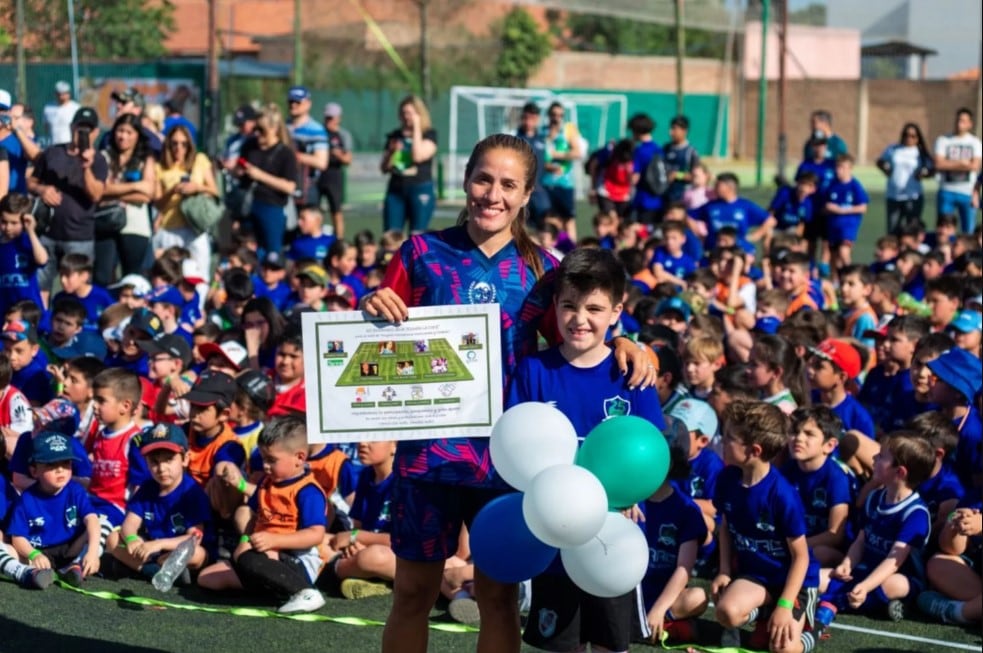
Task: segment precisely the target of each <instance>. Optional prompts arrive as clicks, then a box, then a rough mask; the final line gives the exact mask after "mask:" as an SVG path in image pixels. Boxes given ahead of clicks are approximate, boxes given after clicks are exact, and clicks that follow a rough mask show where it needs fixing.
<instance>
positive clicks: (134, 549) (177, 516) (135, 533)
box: [106, 424, 211, 579]
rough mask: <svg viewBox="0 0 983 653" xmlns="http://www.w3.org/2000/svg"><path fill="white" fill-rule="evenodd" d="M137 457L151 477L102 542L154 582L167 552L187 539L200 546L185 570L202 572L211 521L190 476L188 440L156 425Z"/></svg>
mask: <svg viewBox="0 0 983 653" xmlns="http://www.w3.org/2000/svg"><path fill="white" fill-rule="evenodd" d="M140 454H141V455H142V456H143V457H144V458H145V459H146V461H147V466H148V467H149V468H150V473H151V475H152V476H153V479H152V480H149V481H147V482H145V483H144V484H143V485H141V486H140V489H139V490H138V491H137V492H136V494H134V495H133V496H132V497H131V498H130V500H129V501H128V502H127V504H126V517H125V518H124V519H123V525H122V527H121V528H120V529H119V530H117V531H113V533H112V534H111V535H110V536H109V539H108V540H106V546H107V548H108V549H109V550H110V551H111V552H112V554H113V557H114V558H116V559H117V560H119V561H120V562H121V563H123V564H124V565H125V566H126V567H128V568H130V569H132V570H133V571H137V572H140V574H141V575H142V576H144V577H146V578H148V579H149V578H153V576H154V574H156V573H157V572H158V571H160V565H161V563H163V562H164V560H166V559H167V556H168V554H169V553H170V552H171V551H173V550H174V549H176V548H177V547H178V546H179V545H181V544H182V543H183V542H184V541H185V540H186V539H187V538H189V537H194V538H196V539H197V540H198V546H196V547H195V551H194V553H193V554H192V556H191V559H190V560H189V562H188V569H201V567H202V566H203V565H204V564H205V562H206V560H207V559H208V555H207V553H206V552H205V549H204V548H202V546H201V541H202V539H203V538H204V533H205V531H206V530H207V529H208V525H209V523H210V522H211V511H210V509H209V506H208V496H207V495H206V494H205V491H204V490H202V489H201V486H199V485H198V484H197V483H195V481H194V479H193V478H191V476H189V475H187V474H185V473H184V470H185V468H186V467H187V466H188V438H187V437H186V436H185V434H184V431H183V430H181V428H180V427H178V426H175V425H174V424H158V425H157V426H154V427H153V428H152V429H149V430H148V431H146V432H145V433H144V435H143V438H142V446H141V447H140Z"/></svg>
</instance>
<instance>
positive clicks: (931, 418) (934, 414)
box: [905, 411, 959, 456]
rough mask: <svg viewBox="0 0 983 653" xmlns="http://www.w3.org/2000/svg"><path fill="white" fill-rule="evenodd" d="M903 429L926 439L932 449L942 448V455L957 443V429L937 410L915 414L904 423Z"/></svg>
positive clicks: (950, 450)
mask: <svg viewBox="0 0 983 653" xmlns="http://www.w3.org/2000/svg"><path fill="white" fill-rule="evenodd" d="M905 429H907V430H909V431H914V432H915V433H917V434H918V435H920V436H922V437H923V438H925V439H926V440H928V442H929V443H930V444H931V445H932V448H933V449H942V451H943V452H944V453H943V456H948V455H949V454H951V453H952V452H953V451H955V450H956V447H957V446H958V445H959V429H957V428H956V425H955V424H953V423H952V420H950V419H949V418H948V417H946V416H945V415H943V414H942V413H940V412H938V411H931V412H928V413H921V414H920V415H916V416H915V417H913V418H912V419H911V420H910V421H909V422H908V423H907V424H906V425H905Z"/></svg>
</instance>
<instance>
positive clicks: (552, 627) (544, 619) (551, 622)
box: [539, 608, 557, 637]
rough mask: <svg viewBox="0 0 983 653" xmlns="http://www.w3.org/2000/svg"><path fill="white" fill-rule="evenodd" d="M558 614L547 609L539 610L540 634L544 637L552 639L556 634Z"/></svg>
mask: <svg viewBox="0 0 983 653" xmlns="http://www.w3.org/2000/svg"><path fill="white" fill-rule="evenodd" d="M556 621H557V616H556V613H555V612H553V611H552V610H547V609H546V608H541V609H540V610H539V634H540V635H542V636H543V637H552V636H553V635H554V634H555V633H556Z"/></svg>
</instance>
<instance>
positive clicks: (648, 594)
mask: <svg viewBox="0 0 983 653" xmlns="http://www.w3.org/2000/svg"><path fill="white" fill-rule="evenodd" d="M638 507H639V509H640V510H641V511H642V514H643V515H645V522H644V523H640V524H639V526H641V527H642V530H643V531H644V532H645V539H646V540H648V545H649V566H648V570H647V571H646V572H645V577H644V578H643V579H642V597H643V598H644V600H645V610H646V611H647V610H650V609H651V608H652V605H653V604H654V603H655V602H656V600H658V598H659V595H660V594H662V590H664V589H665V587H666V583H668V582H669V578H670V577H671V576H672V574H673V572H674V571H676V559H677V557H678V555H679V547H680V546H682V545H683V544H685V543H686V542H689V541H690V540H696V546H697V548H699V547H700V546H701V545H702V544H703V541H704V540H706V538H707V526H706V522H704V521H703V513H702V512H701V511H700V507H699V506H697V505H696V504H695V503H693V500H692V499H690V498H689V497H687V496H686V495H685V494H683V493H682V492H679V491H673V493H672V494H671V495H669V496H668V497H666V498H665V499H664V500H662V501H652V500H651V499H648V500H647V501H642V502H641V503H639V504H638Z"/></svg>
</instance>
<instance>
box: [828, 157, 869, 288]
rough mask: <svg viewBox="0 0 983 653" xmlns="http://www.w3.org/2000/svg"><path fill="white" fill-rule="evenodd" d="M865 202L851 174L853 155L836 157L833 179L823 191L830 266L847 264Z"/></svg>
mask: <svg viewBox="0 0 983 653" xmlns="http://www.w3.org/2000/svg"><path fill="white" fill-rule="evenodd" d="M869 202H870V198H869V197H868V196H867V191H866V190H864V187H863V186H862V185H861V184H860V182H859V181H857V179H856V178H855V177H854V176H853V157H852V156H850V155H849V154H841V155H839V156H838V157H836V179H835V180H834V181H833V183H832V184H830V187H829V190H828V191H827V192H826V213H827V214H829V221H828V224H827V226H826V234H827V239H828V240H829V247H830V250H831V252H832V254H833V260H832V263H831V267H832V269H833V270H839V269H840V268H841V267H843V266H845V265H850V263H851V252H852V251H853V243H855V242H856V241H857V232H858V231H859V230H860V221H861V219H862V218H863V216H864V213H866V211H867V204H868V203H869Z"/></svg>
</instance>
